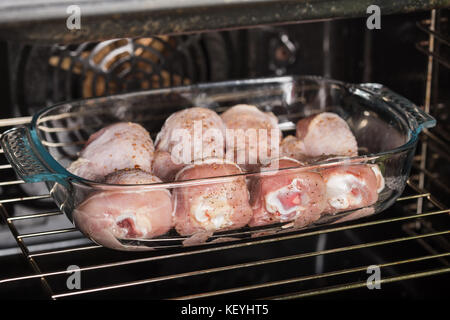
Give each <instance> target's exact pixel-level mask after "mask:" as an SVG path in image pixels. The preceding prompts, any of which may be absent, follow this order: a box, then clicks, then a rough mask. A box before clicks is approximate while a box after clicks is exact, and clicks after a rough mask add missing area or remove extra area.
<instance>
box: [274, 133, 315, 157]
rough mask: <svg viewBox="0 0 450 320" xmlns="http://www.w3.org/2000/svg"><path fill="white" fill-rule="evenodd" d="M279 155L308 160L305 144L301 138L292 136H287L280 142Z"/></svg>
mask: <svg viewBox="0 0 450 320" xmlns="http://www.w3.org/2000/svg"><path fill="white" fill-rule="evenodd" d="M280 155H281V156H282V157H289V158H292V159H295V160H298V161H306V160H308V159H309V158H308V156H306V149H305V144H304V143H303V141H302V140H300V139H298V138H297V137H294V136H287V137H285V138H284V139H283V140H281V143H280Z"/></svg>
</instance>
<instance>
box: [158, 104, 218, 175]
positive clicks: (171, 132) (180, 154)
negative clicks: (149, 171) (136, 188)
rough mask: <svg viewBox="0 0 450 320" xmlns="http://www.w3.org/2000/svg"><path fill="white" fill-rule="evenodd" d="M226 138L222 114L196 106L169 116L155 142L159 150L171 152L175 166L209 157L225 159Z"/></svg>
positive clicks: (159, 169)
mask: <svg viewBox="0 0 450 320" xmlns="http://www.w3.org/2000/svg"><path fill="white" fill-rule="evenodd" d="M224 139H225V124H224V123H223V121H222V119H221V118H220V117H219V115H218V114H217V113H215V112H214V111H212V110H210V109H207V108H198V107H195V108H189V109H184V110H181V111H178V112H175V113H174V114H172V115H171V116H170V117H169V118H167V120H166V121H165V123H164V125H163V127H162V129H161V131H160V132H159V133H158V136H157V137H156V140H155V145H156V150H158V151H166V152H168V153H169V154H170V156H171V157H172V161H171V162H173V163H174V164H175V165H180V164H185V165H186V164H190V163H191V162H193V161H196V160H202V159H205V158H210V157H217V158H223V156H224V150H225V140H224ZM169 165H170V164H169ZM157 171H161V168H160V167H158V168H157ZM169 171H171V170H170V169H169Z"/></svg>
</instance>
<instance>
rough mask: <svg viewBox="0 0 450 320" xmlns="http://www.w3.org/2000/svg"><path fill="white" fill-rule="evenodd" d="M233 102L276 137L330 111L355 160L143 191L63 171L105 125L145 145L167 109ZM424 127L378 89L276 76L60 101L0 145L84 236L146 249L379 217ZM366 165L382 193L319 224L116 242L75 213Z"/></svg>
mask: <svg viewBox="0 0 450 320" xmlns="http://www.w3.org/2000/svg"><path fill="white" fill-rule="evenodd" d="M236 104H252V105H256V106H257V107H258V108H259V109H261V110H262V111H271V112H273V113H274V114H275V115H276V116H277V117H278V119H279V127H280V129H281V130H282V131H283V135H284V136H286V135H287V134H292V133H293V132H295V123H296V122H297V120H298V119H300V118H302V117H305V116H309V115H312V114H316V113H319V112H324V111H328V112H334V113H337V114H338V115H340V116H341V117H342V118H343V119H344V120H345V121H346V122H347V124H348V125H349V127H350V128H351V130H352V132H353V133H354V135H355V137H356V140H357V143H358V152H359V156H354V157H346V158H345V157H341V158H334V159H328V160H323V161H319V162H316V163H312V164H310V165H307V166H294V167H288V168H283V169H274V170H269V171H267V172H253V173H239V174H233V175H230V176H218V177H210V178H202V179H191V180H184V181H175V182H170V183H153V184H145V185H144V184H140V185H113V184H103V183H96V182H92V181H89V180H86V179H83V178H81V177H78V176H75V175H73V174H71V173H70V172H68V171H67V170H66V169H65V168H67V167H68V166H69V165H70V163H71V162H72V161H74V160H76V159H77V157H78V153H79V151H80V150H81V149H82V148H83V145H84V143H85V142H86V140H87V139H88V137H89V136H90V135H91V134H92V133H94V132H96V131H97V130H99V129H101V128H103V127H105V126H107V125H109V124H112V123H116V122H119V121H130V122H137V123H140V124H141V125H142V126H143V127H145V128H146V129H147V130H148V131H149V132H150V134H151V136H152V138H153V139H154V138H155V136H156V134H157V133H158V132H159V130H160V129H161V127H162V125H163V123H164V121H165V120H166V119H167V118H168V117H169V116H170V115H171V114H172V113H174V112H176V111H179V110H182V109H184V108H188V107H192V106H197V107H207V108H211V109H213V110H215V111H216V112H218V113H221V112H223V111H224V110H226V109H227V108H229V107H231V106H233V105H236ZM434 125H435V120H434V119H433V118H432V117H431V116H429V115H428V114H426V113H424V112H423V111H422V110H421V109H420V108H418V107H417V106H416V105H414V104H413V103H411V102H410V101H408V100H407V99H405V98H403V97H401V96H399V95H398V94H396V93H394V92H392V91H390V90H389V89H387V88H386V87H384V86H383V85H380V84H373V83H364V84H349V83H343V82H340V81H335V80H330V79H324V78H320V77H314V76H285V77H276V78H263V79H250V80H237V81H226V82H218V83H207V84H198V85H190V86H183V87H175V88H167V89H159V90H150V91H142V92H136V93H128V94H120V95H114V96H108V97H102V98H93V99H86V100H79V101H74V102H68V103H62V104H59V105H56V106H52V107H49V108H46V109H43V110H42V111H40V112H38V113H37V114H36V115H34V117H33V119H32V122H31V123H30V124H29V125H26V126H20V127H17V128H14V129H11V130H9V131H7V132H5V133H3V135H2V136H1V145H2V147H3V150H4V152H5V155H6V157H7V159H8V161H9V162H10V163H11V165H12V166H13V168H14V170H15V171H16V173H17V174H18V176H19V177H20V178H22V179H23V180H24V181H25V182H41V181H45V182H46V184H47V186H48V189H49V190H50V193H51V195H52V197H53V199H54V201H55V202H56V204H57V205H58V206H59V208H60V209H61V211H63V212H64V213H65V214H66V215H67V216H68V218H69V219H70V220H71V221H72V222H74V224H75V225H76V226H77V227H78V228H79V229H80V230H81V231H82V232H83V233H84V234H85V235H86V236H88V237H89V238H91V239H92V240H93V241H95V242H96V243H98V244H100V245H103V246H105V247H109V248H113V249H118V250H146V249H153V248H167V247H178V246H187V245H196V244H206V243H216V242H221V241H233V240H243V239H250V238H255V237H263V236H270V235H273V234H278V233H281V232H293V231H296V230H297V229H299V230H300V229H305V228H310V227H313V226H317V225H324V224H331V223H339V222H344V221H349V220H353V219H357V218H361V217H365V216H368V215H372V214H375V213H378V212H381V211H383V210H384V209H386V208H387V207H389V206H390V205H392V204H393V202H394V201H395V199H396V198H397V197H398V196H399V195H400V194H401V193H402V191H403V189H404V187H405V183H406V180H407V178H408V175H409V172H410V169H411V164H412V159H413V155H414V150H415V147H416V144H417V141H418V135H419V133H420V132H421V130H422V129H423V128H430V127H433V126H434ZM367 165H369V166H372V165H377V166H378V168H379V171H380V172H381V174H382V176H383V178H384V188H383V189H382V190H381V192H380V193H379V194H378V199H377V200H376V202H375V203H374V204H372V205H370V206H368V207H363V208H353V209H352V210H347V211H343V212H339V213H336V214H328V215H325V214H324V215H323V216H322V217H321V218H320V219H319V220H316V221H314V222H312V223H310V224H306V225H305V224H302V225H299V224H296V223H294V222H292V221H285V222H277V223H272V224H269V225H263V226H258V227H255V226H254V227H250V226H248V225H245V226H243V227H242V226H241V227H240V228H238V229H232V230H214V229H208V230H206V229H205V230H200V231H195V232H192V234H184V235H180V233H179V232H178V233H177V232H176V230H175V228H173V227H171V228H170V230H169V231H167V232H166V233H165V234H163V235H159V236H156V237H154V238H146V237H142V236H136V235H133V234H131V235H130V234H129V233H128V234H126V235H125V236H124V235H123V234H121V233H120V232H117V226H115V225H111V221H109V220H108V219H106V218H105V216H104V214H103V213H102V212H92V211H89V212H86V210H84V209H80V207H81V206H82V204H83V203H84V202H85V201H87V199H91V197H94V196H99V195H100V196H102V195H105V194H109V193H114V192H116V193H117V192H119V193H120V194H127V195H133V196H136V195H139V196H142V195H144V197H147V198H148V199H150V198H152V197H156V198H160V197H163V196H164V197H165V196H168V197H169V198H170V199H171V201H172V206H173V208H175V206H177V204H175V203H173V202H174V201H175V200H173V199H172V198H174V197H175V196H174V194H177V195H179V194H180V193H182V192H184V191H185V190H188V191H189V190H193V189H195V188H209V187H214V186H216V185H226V184H230V183H235V182H236V181H241V182H242V181H245V184H246V185H250V184H251V182H252V181H255V179H256V180H258V179H262V178H264V179H276V177H277V175H280V174H285V175H286V174H296V173H297V172H315V173H317V172H319V173H320V172H322V171H321V170H325V169H330V168H339V167H342V168H346V167H350V166H367ZM162 191H163V192H164V193H162ZM188 191H186V192H188ZM155 195H158V196H155ZM249 197H251V195H249ZM156 198H155V199H156ZM175 202H176V201H175ZM94 207H95V206H94ZM83 208H84V207H83ZM172 216H173V212H172Z"/></svg>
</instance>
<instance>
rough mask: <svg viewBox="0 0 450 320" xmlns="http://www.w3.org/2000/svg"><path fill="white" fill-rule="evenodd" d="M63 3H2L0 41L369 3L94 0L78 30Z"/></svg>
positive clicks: (239, 23)
mask: <svg viewBox="0 0 450 320" xmlns="http://www.w3.org/2000/svg"><path fill="white" fill-rule="evenodd" d="M72 4H74V3H73V2H72V1H68V0H56V1H51V2H48V1H42V0H39V1H35V0H19V1H17V0H3V1H2V2H0V37H2V38H5V39H9V40H20V41H28V42H34V41H40V42H41V43H42V42H44V41H45V42H59V43H69V42H81V41H86V40H102V39H110V38H117V37H136V36H144V35H145V36H149V35H161V34H180V33H188V32H199V31H206V30H217V29H229V28H238V27H239V28H240V27H251V26H256V25H267V24H280V23H294V22H304V21H314V20H321V19H332V18H344V17H361V16H366V15H367V13H366V10H367V7H368V6H370V5H372V4H374V1H373V0H358V1H355V0H297V1H293V0H281V1H275V0H246V1H244V0H190V1H183V0H172V1H165V0H143V1H135V0H126V1H123V0H122V1H118V0H97V1H87V0H82V1H78V2H77V5H79V7H80V9H81V29H80V30H68V29H67V27H66V19H67V18H68V17H69V15H70V14H68V13H67V12H66V10H67V7H68V6H70V5H72ZM376 4H377V5H379V6H380V8H381V13H382V14H383V15H384V14H392V13H399V12H413V11H419V10H426V9H430V8H442V7H448V6H450V0H434V1H433V0H380V1H376Z"/></svg>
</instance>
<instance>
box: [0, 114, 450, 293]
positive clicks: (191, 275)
mask: <svg viewBox="0 0 450 320" xmlns="http://www.w3.org/2000/svg"><path fill="white" fill-rule="evenodd" d="M13 121H15V123H14V124H16V122H17V121H16V120H13ZM3 123H7V121H6V122H5V121H4V122H3ZM431 137H432V136H430V137H429V139H430V138H431ZM431 139H432V138H431ZM1 154H2V153H0V157H1ZM2 159H3V162H2V163H4V164H5V165H0V170H11V171H12V169H11V167H10V166H7V165H6V159H4V157H2ZM417 160H420V158H418V159H417ZM419 169H420V166H419ZM418 172H419V173H420V170H419V171H418ZM416 180H417V175H413V176H412V177H411V179H410V180H409V182H408V187H407V189H408V190H407V191H406V194H405V195H404V196H402V197H400V198H399V199H398V200H397V204H400V205H402V206H403V207H405V208H406V207H408V206H409V207H412V208H414V210H408V211H407V213H406V214H403V215H397V216H392V217H391V216H389V217H388V216H386V215H380V216H378V217H377V218H372V219H370V220H369V221H363V222H361V221H359V222H353V223H350V224H345V225H343V226H333V225H331V226H328V227H325V228H319V229H317V230H314V229H313V230H312V231H309V230H307V231H306V232H296V233H292V234H290V233H289V234H286V235H281V236H277V237H268V238H263V239H257V240H250V241H249V240H247V241H244V242H237V243H230V244H226V243H225V244H218V245H215V246H212V247H206V248H205V247H192V248H184V249H181V250H175V251H173V250H172V251H171V250H170V249H169V250H168V251H166V250H164V251H153V252H149V253H145V254H142V253H141V254H136V253H127V254H123V253H118V252H114V251H111V250H108V249H105V248H102V247H101V246H98V245H96V244H94V243H89V242H87V241H84V242H83V241H82V242H81V243H80V244H78V245H75V246H70V247H63V248H52V249H47V250H36V249H35V248H34V244H27V241H28V240H35V239H40V238H44V237H47V238H51V237H54V236H58V235H61V234H65V233H74V234H78V238H81V239H83V238H82V237H81V236H80V235H79V233H78V231H77V230H76V229H75V228H73V226H71V225H70V223H69V221H68V220H67V227H66V228H61V229H57V230H42V229H40V228H42V226H37V227H36V229H35V230H33V231H29V232H26V233H22V232H21V231H20V223H21V222H23V221H25V220H33V219H45V218H46V219H54V218H57V217H59V216H61V215H62V213H61V212H59V211H58V210H51V211H48V210H47V211H44V212H33V213H21V214H20V215H15V216H10V214H9V212H8V209H7V205H8V204H12V203H16V204H17V203H24V202H36V201H41V200H43V199H46V198H49V197H50V195H49V194H43V195H36V196H26V195H24V196H19V197H14V198H5V199H0V215H1V216H3V218H4V219H5V220H6V222H7V225H8V227H9V229H10V231H11V232H12V235H13V236H14V238H15V240H16V242H17V245H18V247H19V248H20V249H21V252H22V254H23V256H24V257H25V258H26V259H27V261H28V263H29V264H30V266H31V267H32V270H33V273H30V274H26V275H20V276H16V277H9V278H6V279H0V287H1V286H2V285H7V284H11V283H15V282H26V281H32V280H36V279H38V280H40V283H41V286H42V287H43V289H44V291H45V292H46V294H47V296H48V297H49V298H51V299H63V298H70V297H82V296H89V295H96V296H98V295H100V296H101V295H103V294H107V295H109V294H111V293H115V294H119V295H120V294H121V290H126V289H130V288H131V289H133V290H136V289H137V288H140V289H141V290H143V291H144V292H146V289H145V288H149V289H148V290H150V291H152V290H151V288H152V286H155V285H161V284H164V285H165V286H170V285H172V286H175V287H176V288H177V289H176V290H175V291H174V292H176V293H177V294H176V296H173V295H170V294H168V295H167V293H166V295H163V296H158V295H157V294H158V292H152V294H153V295H155V294H156V296H153V297H154V298H169V299H187V298H189V299H194V298H210V297H221V298H223V297H225V298H226V297H234V296H235V295H236V294H240V295H244V296H247V295H249V296H250V297H253V298H273V299H288V298H301V297H311V296H317V295H322V294H330V293H335V292H341V291H346V290H351V289H358V288H364V287H365V286H366V280H365V279H362V278H364V276H363V277H361V275H363V274H365V271H366V270H367V267H368V266H369V265H373V264H376V265H378V266H379V267H380V268H381V270H383V272H384V270H387V269H389V268H391V267H401V266H408V270H405V271H404V272H402V273H400V274H398V273H393V274H390V275H391V276H389V277H384V278H383V279H382V282H381V283H383V284H389V283H395V282H401V281H404V280H408V279H416V278H420V277H428V276H433V275H438V274H445V273H448V272H450V267H449V260H448V258H449V256H450V253H449V251H448V248H447V250H445V246H447V245H449V241H448V240H449V235H450V229H444V230H434V229H433V228H431V229H428V230H426V232H420V230H419V231H417V230H416V231H414V232H410V233H408V232H405V231H404V230H405V228H406V226H407V224H408V223H411V222H417V221H421V225H423V224H424V222H429V221H433V219H435V218H439V219H442V218H446V219H448V218H449V214H450V208H446V207H445V206H443V205H442V204H441V203H440V202H439V201H437V200H436V199H435V198H434V197H433V196H432V195H431V194H430V193H429V192H428V191H426V190H423V189H421V188H418V186H417V181H416ZM19 181H20V180H11V181H2V183H3V188H8V187H11V186H12V185H14V184H15V183H19ZM419 200H420V201H423V208H425V210H424V212H419V213H416V212H415V207H416V206H417V202H418V201H419ZM394 226H397V227H396V228H394V229H395V230H396V231H395V233H392V234H390V235H389V236H387V237H386V236H383V237H381V238H377V239H374V240H373V241H372V240H371V241H364V242H361V243H356V244H355V243H350V244H347V245H342V246H337V247H330V248H326V249H323V250H318V251H317V250H314V248H312V249H308V248H306V249H307V250H305V251H304V252H301V250H300V252H299V251H297V250H294V251H289V250H288V251H289V252H288V251H287V252H284V254H282V255H279V254H278V253H277V250H274V251H271V252H270V254H268V253H267V252H266V253H265V254H263V255H262V256H261V257H259V256H252V257H249V258H248V259H246V258H244V259H242V256H240V254H241V253H236V254H234V255H235V256H237V257H239V258H238V259H230V256H226V257H227V258H226V259H217V257H218V256H219V255H222V254H226V253H229V252H236V250H239V249H245V248H249V247H250V248H254V249H257V248H259V247H261V246H264V245H279V246H281V247H282V248H284V247H285V246H284V245H283V244H287V243H289V242H292V241H306V240H307V239H308V238H314V237H317V236H320V235H327V236H330V237H331V236H334V237H343V236H344V234H345V233H346V232H360V233H361V232H365V231H366V230H367V231H368V230H369V229H371V228H378V229H379V230H380V231H381V232H382V230H385V229H387V228H389V227H394ZM437 240H439V241H440V242H441V243H444V246H443V247H444V249H442V248H441V249H440V248H439V246H437V245H436V241H437ZM297 243H300V242H297ZM412 243H414V244H415V245H418V246H419V247H421V248H423V249H424V250H423V251H417V252H415V253H414V254H412V255H410V256H400V257H395V258H392V259H391V260H389V261H383V262H382V263H379V261H377V260H376V259H374V260H373V261H372V260H370V259H369V260H368V261H367V263H366V264H364V263H359V264H355V265H350V266H345V267H342V268H337V269H336V270H327V271H326V272H321V273H315V272H309V273H306V274H287V275H286V277H282V278H280V277H279V276H276V277H269V278H268V279H258V280H257V281H256V283H255V282H250V283H249V282H248V281H245V280H243V281H242V282H239V281H238V282H236V283H235V284H234V285H233V286H231V287H230V286H229V285H228V282H227V281H226V280H224V281H220V282H219V283H215V284H214V286H212V287H205V288H204V290H202V291H201V292H198V288H201V287H198V286H196V285H195V284H196V282H197V281H198V279H199V278H202V277H209V279H216V278H217V277H218V276H219V275H223V274H229V273H230V272H233V271H234V272H237V271H239V272H247V273H251V272H258V270H259V269H260V268H269V267H270V266H277V267H278V268H281V269H282V268H283V264H286V263H301V262H302V261H305V260H308V259H314V258H317V257H319V256H321V257H325V258H328V257H331V256H334V255H339V254H345V255H346V257H347V258H348V257H351V256H358V255H360V254H361V253H363V252H365V251H366V250H368V249H373V248H378V247H386V246H387V247H389V248H391V247H392V250H394V249H395V248H398V247H402V246H404V247H406V246H411V245H412ZM287 246H288V247H289V245H287ZM38 248H39V247H38ZM430 248H431V249H430ZM105 254H106V255H107V256H108V257H109V258H108V259H109V260H110V261H105V260H104V259H103V258H102V255H105ZM210 255H214V256H215V257H216V259H215V260H211V264H209V263H206V264H205V263H203V264H202V263H200V264H198V265H194V267H189V266H188V267H184V268H183V267H179V268H175V269H172V270H169V271H164V270H163V272H161V270H160V269H159V268H162V269H163V268H165V267H167V263H172V265H178V266H182V265H183V263H186V262H185V261H187V260H186V259H192V258H194V260H196V261H208V259H209V257H208V256H210ZM83 256H86V257H89V259H87V260H86V261H88V262H87V263H86V264H84V265H83V264H81V263H80V262H85V259H84V258H83ZM96 256H98V258H96ZM55 261H57V262H55ZM64 261H65V262H64ZM67 261H71V263H72V262H73V263H80V266H79V267H80V274H81V277H82V278H88V279H92V278H97V277H98V275H99V274H100V273H103V274H108V273H111V274H116V275H118V276H117V279H112V280H111V279H110V278H106V279H102V280H100V281H99V280H98V279H97V280H96V281H92V280H91V281H89V283H85V284H84V285H83V287H82V288H81V289H80V290H70V289H68V288H67V287H65V281H66V278H67V277H68V276H69V275H70V274H71V272H72V271H68V269H67V266H66V265H65V264H67V263H68V262H67ZM189 261H191V260H189ZM430 261H432V262H433V263H432V266H431V267H430V266H428V267H427V268H416V267H413V266H414V265H420V264H421V263H424V262H430ZM159 265H161V267H159ZM136 267H138V268H140V269H147V270H151V269H152V268H154V269H155V272H149V271H147V272H144V273H143V274H139V275H136V276H130V275H129V274H128V276H127V277H126V278H125V279H122V278H121V277H120V276H119V275H121V274H123V273H128V270H129V269H132V270H134V269H135V268H136ZM409 268H410V269H409ZM411 270H412V271H411ZM388 274H389V272H388ZM217 279H220V277H219V278H217ZM225 279H226V277H225ZM177 281H181V282H180V283H181V284H182V285H181V288H184V290H181V289H180V284H179V283H178V282H177ZM314 281H316V282H317V283H314V285H313V287H307V286H305V289H303V285H304V284H305V283H310V282H314ZM274 289H275V290H274ZM300 289H301V290H300ZM267 290H272V291H269V292H268V291H267ZM273 292H276V294H273Z"/></svg>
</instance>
